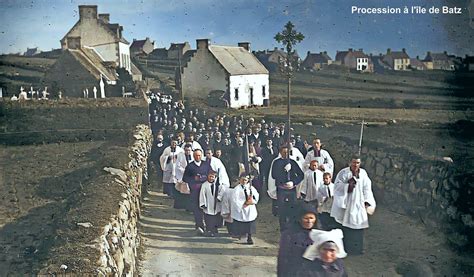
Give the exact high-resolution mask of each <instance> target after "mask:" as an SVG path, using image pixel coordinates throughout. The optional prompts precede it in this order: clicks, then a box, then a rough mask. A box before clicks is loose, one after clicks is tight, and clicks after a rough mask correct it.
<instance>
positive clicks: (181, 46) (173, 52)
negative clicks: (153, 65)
mask: <svg viewBox="0 0 474 277" xmlns="http://www.w3.org/2000/svg"><path fill="white" fill-rule="evenodd" d="M188 50H191V45H190V44H189V42H187V41H185V42H183V43H171V45H170V48H168V53H167V54H168V59H171V60H178V59H181V58H182V57H183V56H184V53H186V51H188Z"/></svg>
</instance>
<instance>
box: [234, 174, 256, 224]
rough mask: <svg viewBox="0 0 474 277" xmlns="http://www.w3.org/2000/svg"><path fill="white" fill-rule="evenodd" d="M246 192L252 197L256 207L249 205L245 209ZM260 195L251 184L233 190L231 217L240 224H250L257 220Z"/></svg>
mask: <svg viewBox="0 0 474 277" xmlns="http://www.w3.org/2000/svg"><path fill="white" fill-rule="evenodd" d="M245 192H247V195H250V194H251V195H252V200H253V203H254V205H248V206H246V207H244V203H245V201H246V200H247V199H246V198H245ZM258 199H259V195H258V192H257V190H256V189H255V188H254V187H253V186H251V185H250V184H248V183H247V184H245V185H238V186H236V187H235V188H234V189H233V193H232V198H231V207H230V209H231V212H230V214H231V216H232V218H233V219H234V220H237V221H240V222H250V221H253V220H255V219H256V218H257V215H258V213H257V206H256V204H257V203H258Z"/></svg>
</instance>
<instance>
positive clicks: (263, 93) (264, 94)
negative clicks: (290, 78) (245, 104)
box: [262, 86, 267, 97]
mask: <svg viewBox="0 0 474 277" xmlns="http://www.w3.org/2000/svg"><path fill="white" fill-rule="evenodd" d="M262 96H263V97H266V96H267V92H266V91H265V86H262Z"/></svg>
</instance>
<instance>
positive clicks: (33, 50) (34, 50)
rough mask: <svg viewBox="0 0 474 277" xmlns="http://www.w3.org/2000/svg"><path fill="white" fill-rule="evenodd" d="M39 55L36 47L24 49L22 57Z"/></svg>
mask: <svg viewBox="0 0 474 277" xmlns="http://www.w3.org/2000/svg"><path fill="white" fill-rule="evenodd" d="M40 53H41V50H39V49H38V47H35V48H26V52H25V53H23V56H27V57H33V56H35V55H38V54H40Z"/></svg>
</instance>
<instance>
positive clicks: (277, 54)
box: [253, 47, 300, 72]
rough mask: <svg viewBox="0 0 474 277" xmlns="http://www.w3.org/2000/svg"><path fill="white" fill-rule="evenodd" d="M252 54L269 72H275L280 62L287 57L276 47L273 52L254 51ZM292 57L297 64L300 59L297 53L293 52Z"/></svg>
mask: <svg viewBox="0 0 474 277" xmlns="http://www.w3.org/2000/svg"><path fill="white" fill-rule="evenodd" d="M253 54H254V55H255V57H257V59H258V60H259V61H260V62H261V63H262V64H263V65H264V66H265V67H266V68H267V69H268V70H269V71H270V72H277V71H278V70H279V67H280V61H282V60H285V59H286V56H287V54H286V52H285V51H284V49H283V48H281V49H278V48H277V47H275V48H274V49H273V50H263V51H254V52H253ZM293 55H294V58H295V59H296V60H297V61H298V63H299V62H300V57H299V56H298V53H297V52H296V51H295V52H294V54H293Z"/></svg>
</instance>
